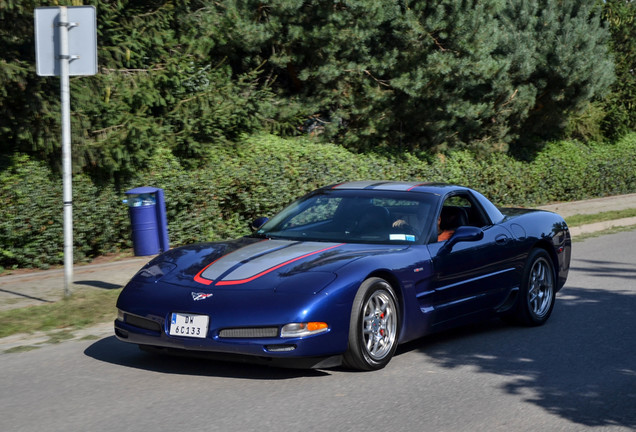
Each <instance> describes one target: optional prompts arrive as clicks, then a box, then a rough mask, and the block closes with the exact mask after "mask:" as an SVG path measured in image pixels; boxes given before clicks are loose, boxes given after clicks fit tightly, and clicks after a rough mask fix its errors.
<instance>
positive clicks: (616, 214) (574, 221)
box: [565, 209, 636, 227]
mask: <svg viewBox="0 0 636 432" xmlns="http://www.w3.org/2000/svg"><path fill="white" fill-rule="evenodd" d="M629 217H636V209H625V210H612V211H607V212H602V213H596V214H589V215H587V214H584V215H574V216H570V217H567V218H565V221H566V222H567V224H568V226H570V227H575V226H581V225H587V224H591V223H596V222H605V221H611V220H617V219H623V218H629Z"/></svg>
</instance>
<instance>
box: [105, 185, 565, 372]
mask: <svg viewBox="0 0 636 432" xmlns="http://www.w3.org/2000/svg"><path fill="white" fill-rule="evenodd" d="M252 230H253V232H252V233H251V234H250V235H247V236H245V237H243V238H240V239H237V240H231V241H222V242H215V243H200V244H193V245H188V246H183V247H178V248H174V249H171V250H169V251H166V252H164V253H162V254H160V255H158V256H156V257H155V258H153V259H152V260H151V261H150V262H149V263H148V264H146V265H145V266H144V267H143V268H142V269H141V270H140V271H139V272H138V273H137V274H136V275H135V276H134V277H133V278H132V279H131V280H130V282H129V283H128V284H127V285H126V286H125V287H124V289H123V290H122V292H121V294H120V296H119V299H118V301H117V309H118V316H117V319H116V320H115V323H114V326H115V335H116V336H117V338H118V339H119V340H121V341H124V342H129V343H133V344H137V345H139V346H140V347H141V348H142V349H145V350H149V351H153V352H166V353H176V354H179V353H181V354H188V355H193V354H194V355H201V354H206V355H210V356H213V357H220V358H226V359H241V360H246V359H247V360H248V361H257V362H264V363H267V364H272V365H283V366H286V365H288V366H297V367H314V368H326V367H334V366H338V365H343V366H345V367H346V368H350V369H357V370H376V369H380V368H383V367H385V366H386V365H387V364H388V362H389V361H390V360H391V358H392V356H393V355H394V353H395V351H396V348H397V346H398V344H401V343H404V342H407V341H411V340H414V339H417V338H421V337H423V336H425V335H427V334H430V333H433V332H438V331H440V330H444V329H448V328H451V327H456V326H461V325H465V324H467V323H471V322H474V321H476V320H484V319H490V318H493V317H497V316H498V317H501V318H502V319H504V320H506V321H509V322H515V323H518V324H522V325H527V326H538V325H542V324H544V323H545V322H546V321H547V320H548V318H549V317H550V314H551V313H552V309H553V307H554V302H555V298H556V294H557V292H558V291H559V290H560V289H561V288H562V287H563V285H564V284H565V282H566V279H567V276H568V271H569V266H570V255H571V238H570V233H569V230H568V226H567V224H566V223H565V221H564V220H563V218H561V217H560V216H559V215H557V214H555V213H551V212H547V211H541V210H531V209H521V208H498V207H496V206H495V205H494V204H493V203H491V202H490V201H489V200H488V199H487V198H485V197H484V196H483V195H481V194H480V193H479V192H477V191H474V190H472V189H470V188H466V187H460V186H455V185H447V184H435V183H415V182H387V181H375V182H374V181H360V182H349V183H342V184H336V185H331V186H327V187H324V188H321V189H318V190H316V191H313V192H311V193H309V194H307V195H305V196H304V197H302V198H300V199H298V200H297V201H295V202H293V203H292V204H290V205H289V206H287V207H286V208H284V209H283V210H282V211H281V212H280V213H279V214H277V215H276V216H274V217H272V218H271V219H267V218H265V217H262V218H259V219H257V220H255V221H254V222H253V224H252Z"/></svg>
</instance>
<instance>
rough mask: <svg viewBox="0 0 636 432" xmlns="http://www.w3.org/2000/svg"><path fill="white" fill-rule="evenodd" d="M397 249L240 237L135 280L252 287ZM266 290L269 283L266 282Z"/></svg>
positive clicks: (161, 262)
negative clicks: (261, 282)
mask: <svg viewBox="0 0 636 432" xmlns="http://www.w3.org/2000/svg"><path fill="white" fill-rule="evenodd" d="M407 247H408V246H402V245H368V244H348V243H329V242H312V241H307V242H305V241H292V240H278V239H258V238H251V237H245V238H242V239H239V240H234V241H229V242H222V243H201V244H195V245H190V246H184V247H180V248H176V249H172V250H170V251H168V252H166V253H164V254H162V255H159V256H158V257H156V258H155V259H153V260H152V261H151V262H149V263H148V264H147V265H146V266H145V267H144V268H142V269H141V270H140V271H139V273H138V274H137V276H135V277H136V278H142V279H152V280H155V281H158V280H161V281H162V283H172V284H176V285H186V286H191V287H200V288H205V287H206V286H208V287H218V288H222V287H238V286H246V287H247V286H249V287H251V288H258V286H259V285H260V284H258V282H259V281H265V280H269V282H272V280H271V279H270V278H276V279H277V280H279V281H280V278H283V277H288V276H294V275H297V274H304V273H307V272H323V273H324V272H328V273H331V274H334V273H335V272H336V271H337V270H338V269H339V268H340V267H342V266H343V265H346V264H348V263H350V262H352V261H354V260H357V259H359V258H362V257H364V256H370V255H377V254H384V253H388V252H395V251H397V250H401V249H405V248H407ZM264 285H267V286H268V287H271V283H266V284H264Z"/></svg>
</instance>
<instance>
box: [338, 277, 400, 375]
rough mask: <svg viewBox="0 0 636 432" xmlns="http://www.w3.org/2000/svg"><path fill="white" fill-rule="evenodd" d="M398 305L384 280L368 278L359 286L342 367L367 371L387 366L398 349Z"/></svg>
mask: <svg viewBox="0 0 636 432" xmlns="http://www.w3.org/2000/svg"><path fill="white" fill-rule="evenodd" d="M397 305H398V303H397V301H396V297H395V293H394V292H393V289H392V288H391V285H390V284H389V283H388V282H387V281H385V280H384V279H381V278H375V277H374V278H369V279H367V280H365V281H364V282H363V283H362V284H361V285H360V288H359V289H358V292H357V294H356V297H355V299H354V300H353V306H352V308H351V320H350V322H349V348H348V349H347V352H346V353H345V355H344V365H345V366H347V367H349V368H352V369H358V370H366V371H368V370H378V369H382V368H383V367H384V366H386V365H387V364H388V363H389V361H390V360H391V358H392V357H393V354H395V350H396V349H397V345H398V329H399V328H400V326H399V324H400V312H399V309H398V306H397Z"/></svg>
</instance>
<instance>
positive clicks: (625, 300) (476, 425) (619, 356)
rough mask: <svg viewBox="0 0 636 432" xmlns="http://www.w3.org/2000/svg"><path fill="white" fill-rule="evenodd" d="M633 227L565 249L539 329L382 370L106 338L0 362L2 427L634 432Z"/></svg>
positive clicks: (439, 346) (430, 342)
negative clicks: (166, 348) (559, 279)
mask: <svg viewBox="0 0 636 432" xmlns="http://www.w3.org/2000/svg"><path fill="white" fill-rule="evenodd" d="M634 244H636V230H632V231H628V232H622V233H618V234H613V235H605V236H602V237H597V238H590V239H587V240H585V241H583V242H577V243H575V244H574V252H573V254H574V257H573V268H572V272H571V275H570V278H569V280H568V283H567V285H566V287H565V288H564V289H563V290H562V291H561V293H560V294H559V295H558V297H557V304H556V306H555V310H554V313H553V315H552V317H551V318H550V320H549V321H548V323H547V324H546V325H545V326H543V327H540V328H532V329H528V328H521V327H509V326H506V325H504V324H503V323H501V322H500V321H498V320H493V321H490V322H487V323H483V324H479V325H475V326H471V327H469V328H462V329H458V330H454V331H451V332H447V333H443V334H438V335H435V336H433V337H427V338H424V339H421V340H418V341H416V342H414V343H410V344H408V345H407V346H404V347H401V349H400V350H399V352H398V355H397V356H396V357H395V358H394V359H393V360H392V361H391V363H390V364H389V365H388V366H387V367H386V368H385V369H383V370H381V371H377V372H370V373H354V372H347V371H344V370H338V369H337V370H326V371H311V370H309V371H302V370H301V371H298V370H285V369H274V368H266V367H259V366H253V365H241V364H231V363H220V362H211V361H204V360H197V359H181V358H168V357H156V356H152V355H148V354H145V353H142V352H140V351H139V350H138V349H137V348H136V347H134V346H130V345H128V344H124V343H122V342H119V341H117V340H116V339H115V338H114V337H113V336H105V337H101V338H100V339H97V340H80V341H70V342H65V343H61V344H57V345H48V346H44V347H42V348H39V349H36V350H34V351H29V352H22V353H10V354H9V353H3V354H0V389H1V394H0V430H1V431H93V432H97V431H115V430H120V431H133V430H134V431H140V430H154V431H164V430H165V431H167V430H177V431H188V432H189V431H195V430H205V431H217V430H219V431H221V430H222V431H255V430H260V431H263V430H264V431H269V430H299V431H321V432H324V431H345V430H354V431H369V430H390V431H453V432H455V431H470V432H476V431H506V432H508V431H557V430H558V431H633V430H635V429H636V264H635V263H636V248H634V246H633V245H634Z"/></svg>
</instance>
